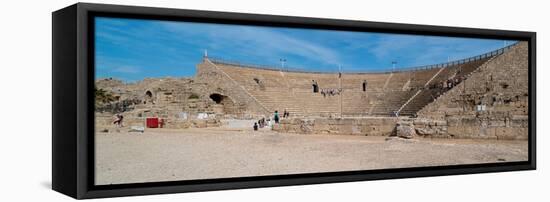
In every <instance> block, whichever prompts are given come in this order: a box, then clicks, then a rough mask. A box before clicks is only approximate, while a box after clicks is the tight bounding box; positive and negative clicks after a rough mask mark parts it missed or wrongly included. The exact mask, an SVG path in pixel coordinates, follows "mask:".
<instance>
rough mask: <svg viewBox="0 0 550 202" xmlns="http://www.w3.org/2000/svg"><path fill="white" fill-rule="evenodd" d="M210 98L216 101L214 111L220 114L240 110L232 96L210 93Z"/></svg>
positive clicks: (233, 112)
mask: <svg viewBox="0 0 550 202" xmlns="http://www.w3.org/2000/svg"><path fill="white" fill-rule="evenodd" d="M209 97H210V99H211V100H212V101H214V102H215V103H216V105H215V106H214V111H215V112H216V113H219V114H235V113H236V112H237V111H238V110H236V109H235V102H233V100H231V98H229V97H227V96H225V95H222V94H219V93H212V94H210V96H209Z"/></svg>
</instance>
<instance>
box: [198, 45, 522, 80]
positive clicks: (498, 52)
mask: <svg viewBox="0 0 550 202" xmlns="http://www.w3.org/2000/svg"><path fill="white" fill-rule="evenodd" d="M515 45H517V42H516V43H513V44H511V45H508V46H506V47H503V48H500V49H497V50H494V51H491V52H488V53H484V54H481V55H476V56H473V57H469V58H464V59H460V60H455V61H450V62H446V63H439V64H432V65H424V66H416V67H405V68H399V69H395V70H367V71H346V72H342V73H346V74H366V73H389V72H404V71H420V70H429V69H433V68H444V67H450V66H456V65H461V64H465V63H469V62H474V61H478V60H482V59H486V58H490V57H494V56H497V55H501V54H503V53H504V52H506V51H507V50H509V49H510V48H512V47H513V46H515ZM207 59H208V60H210V61H211V62H213V63H215V64H221V65H231V66H239V67H245V68H253V69H262V70H272V71H283V72H298V73H318V74H335V73H338V71H336V70H320V71H319V70H314V71H311V70H305V68H300V67H286V66H285V67H275V66H273V65H263V64H253V63H243V62H240V61H236V60H228V59H222V58H216V57H207Z"/></svg>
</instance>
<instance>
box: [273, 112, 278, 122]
mask: <svg viewBox="0 0 550 202" xmlns="http://www.w3.org/2000/svg"><path fill="white" fill-rule="evenodd" d="M273 120H275V123H279V112H278V111H277V110H275V115H274V116H273Z"/></svg>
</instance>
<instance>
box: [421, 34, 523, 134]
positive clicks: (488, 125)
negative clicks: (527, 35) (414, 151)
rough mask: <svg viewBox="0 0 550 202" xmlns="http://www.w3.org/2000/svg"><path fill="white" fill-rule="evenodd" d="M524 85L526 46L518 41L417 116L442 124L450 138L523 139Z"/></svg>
mask: <svg viewBox="0 0 550 202" xmlns="http://www.w3.org/2000/svg"><path fill="white" fill-rule="evenodd" d="M528 82H529V81H528V44H527V42H519V43H518V44H517V45H515V46H514V47H512V48H511V49H510V50H508V51H507V52H505V53H503V54H502V55H499V56H497V57H495V58H493V59H491V60H489V61H488V62H486V63H485V64H484V65H482V66H481V67H480V68H479V69H477V70H475V71H474V72H472V74H471V75H470V76H469V77H468V79H467V80H465V81H464V82H462V83H460V84H459V85H457V86H456V87H454V88H453V89H451V90H449V91H448V92H446V93H445V94H443V95H442V96H440V97H438V98H437V99H436V100H435V101H434V102H432V103H430V104H429V105H427V106H426V107H424V108H423V109H422V110H420V111H419V112H418V117H420V118H423V119H428V120H437V121H444V122H446V124H445V127H446V130H447V133H448V134H446V135H448V136H452V137H467V138H494V139H526V138H527V134H528V133H527V128H528V126H527V123H528V96H529V94H528V85H529V83H528ZM417 127H418V126H417Z"/></svg>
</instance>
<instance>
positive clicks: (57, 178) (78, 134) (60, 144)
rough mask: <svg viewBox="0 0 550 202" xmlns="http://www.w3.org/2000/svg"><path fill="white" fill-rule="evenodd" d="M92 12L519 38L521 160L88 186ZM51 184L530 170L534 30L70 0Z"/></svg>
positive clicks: (282, 181)
mask: <svg viewBox="0 0 550 202" xmlns="http://www.w3.org/2000/svg"><path fill="white" fill-rule="evenodd" d="M96 16H112V17H124V18H139V19H157V20H175V21H192V22H210V23H222V24H245V25H260V26H282V27H300V28H318V29H332V30H352V31H369V32H384V33H400V34H416V35H436V36H456V37H474V38H490V39H508V40H524V41H527V42H528V44H529V101H528V102H529V134H528V147H529V148H528V150H529V155H528V161H524V162H505V163H488V164H468V165H453V166H436V167H419V168H399V169H383V170H366V171H346V172H330V173H315V174H313V173H312V174H292V175H280V176H256V177H241V178H225V179H206V180H187V181H173V182H151V183H136V184H120V185H94V183H93V182H94V180H93V179H94V136H93V134H94V113H93V110H94V105H93V103H94V100H93V94H92V93H93V86H94V69H93V68H94V61H93V58H94V55H93V53H94V51H93V50H94V37H93V31H94V25H93V18H94V17H96ZM52 21H53V25H52V37H53V38H52V43H53V44H52V46H53V47H52V52H53V55H52V75H53V79H52V80H53V81H52V88H53V95H52V97H53V98H52V99H53V100H52V103H53V104H52V110H53V117H52V119H53V121H52V143H53V145H52V146H53V149H52V155H53V157H52V188H53V190H55V191H58V192H60V193H63V194H66V195H68V196H71V197H74V198H77V199H86V198H99V197H115V196H132V195H146V194H165V193H180V192H195V191H208V190H226V189H241V188H256V187H273V186H288V185H306V184H318V183H335V182H352V181H364V180H379V179H395V178H410V177H425V176H443V175H458V174H473V173H488V172H504V171H520V170H535V169H536V85H535V83H536V81H535V79H536V33H535V32H524V31H507V30H491V29H474V28H459V27H444V26H428V25H414V24H398V23H381V22H365V21H353V20H335V19H320V18H306V17H288V16H276V15H259V14H243V13H230V12H212V11H198V10H184V9H168V8H152V7H136V6H119V5H106V4H90V3H77V4H74V5H72V6H69V7H66V8H63V9H60V10H58V11H55V12H53V14H52Z"/></svg>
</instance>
